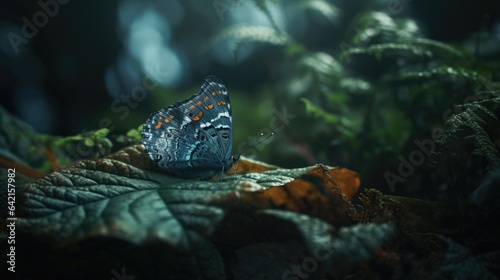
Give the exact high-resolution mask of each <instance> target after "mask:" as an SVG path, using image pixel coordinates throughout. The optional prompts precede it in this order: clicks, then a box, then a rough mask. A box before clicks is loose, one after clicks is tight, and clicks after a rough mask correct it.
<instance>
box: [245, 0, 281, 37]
mask: <svg viewBox="0 0 500 280" xmlns="http://www.w3.org/2000/svg"><path fill="white" fill-rule="evenodd" d="M268 1H272V2H278V0H252V2H253V3H254V4H255V6H257V8H258V9H259V10H260V11H261V12H262V13H264V14H265V15H266V17H267V18H268V19H269V22H270V23H271V25H272V26H273V27H274V29H276V30H280V29H279V28H278V25H277V24H276V21H275V20H274V18H273V15H272V14H271V10H269V7H268V6H267V2H268Z"/></svg>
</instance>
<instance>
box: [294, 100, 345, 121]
mask: <svg viewBox="0 0 500 280" xmlns="http://www.w3.org/2000/svg"><path fill="white" fill-rule="evenodd" d="M300 100H302V102H304V104H305V105H306V112H307V113H308V114H311V115H313V116H314V117H316V118H321V119H323V120H324V121H325V122H326V123H328V124H330V125H336V124H338V123H339V120H340V118H339V116H337V115H335V114H332V113H328V112H326V111H325V110H323V109H322V108H320V107H319V106H316V105H314V104H313V103H312V102H311V101H310V100H308V99H306V98H301V99H300Z"/></svg>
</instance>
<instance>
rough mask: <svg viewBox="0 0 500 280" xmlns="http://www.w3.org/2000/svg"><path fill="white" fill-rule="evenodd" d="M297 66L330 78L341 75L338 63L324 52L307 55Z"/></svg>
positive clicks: (340, 67)
mask: <svg viewBox="0 0 500 280" xmlns="http://www.w3.org/2000/svg"><path fill="white" fill-rule="evenodd" d="M299 64H300V65H302V66H305V67H307V68H308V69H311V70H312V71H313V72H314V73H315V74H317V75H327V76H329V77H330V78H331V77H332V76H338V75H340V74H341V73H342V66H341V65H340V63H339V62H338V61H337V60H336V59H335V58H333V57H332V56H331V55H329V54H327V53H324V52H316V53H308V54H306V55H305V56H303V57H302V58H301V59H300V61H299Z"/></svg>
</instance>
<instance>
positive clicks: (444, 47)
mask: <svg viewBox="0 0 500 280" xmlns="http://www.w3.org/2000/svg"><path fill="white" fill-rule="evenodd" d="M407 42H408V43H409V44H417V45H421V46H425V47H428V48H429V49H435V50H436V51H439V52H441V53H443V54H445V55H450V56H452V57H457V58H460V59H465V55H464V53H463V52H461V51H460V50H458V49H456V48H454V47H453V46H451V45H449V44H446V43H441V42H439V41H435V40H431V39H425V38H412V39H411V40H408V41H407ZM433 53H434V52H433Z"/></svg>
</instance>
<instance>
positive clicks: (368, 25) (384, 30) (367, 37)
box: [352, 12, 420, 46]
mask: <svg viewBox="0 0 500 280" xmlns="http://www.w3.org/2000/svg"><path fill="white" fill-rule="evenodd" d="M353 29H354V30H355V32H356V33H355V35H354V37H353V38H352V42H353V43H354V44H355V45H358V46H362V45H369V44H373V43H374V42H377V43H386V42H391V43H399V42H402V41H404V40H408V39H411V38H415V37H418V36H419V34H420V30H419V28H418V25H417V24H416V23H415V21H413V20H409V19H398V20H395V19H393V18H392V17H390V16H389V15H388V14H386V13H383V12H368V13H365V14H363V15H361V16H360V17H359V18H358V19H357V20H355V22H354V27H353Z"/></svg>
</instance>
